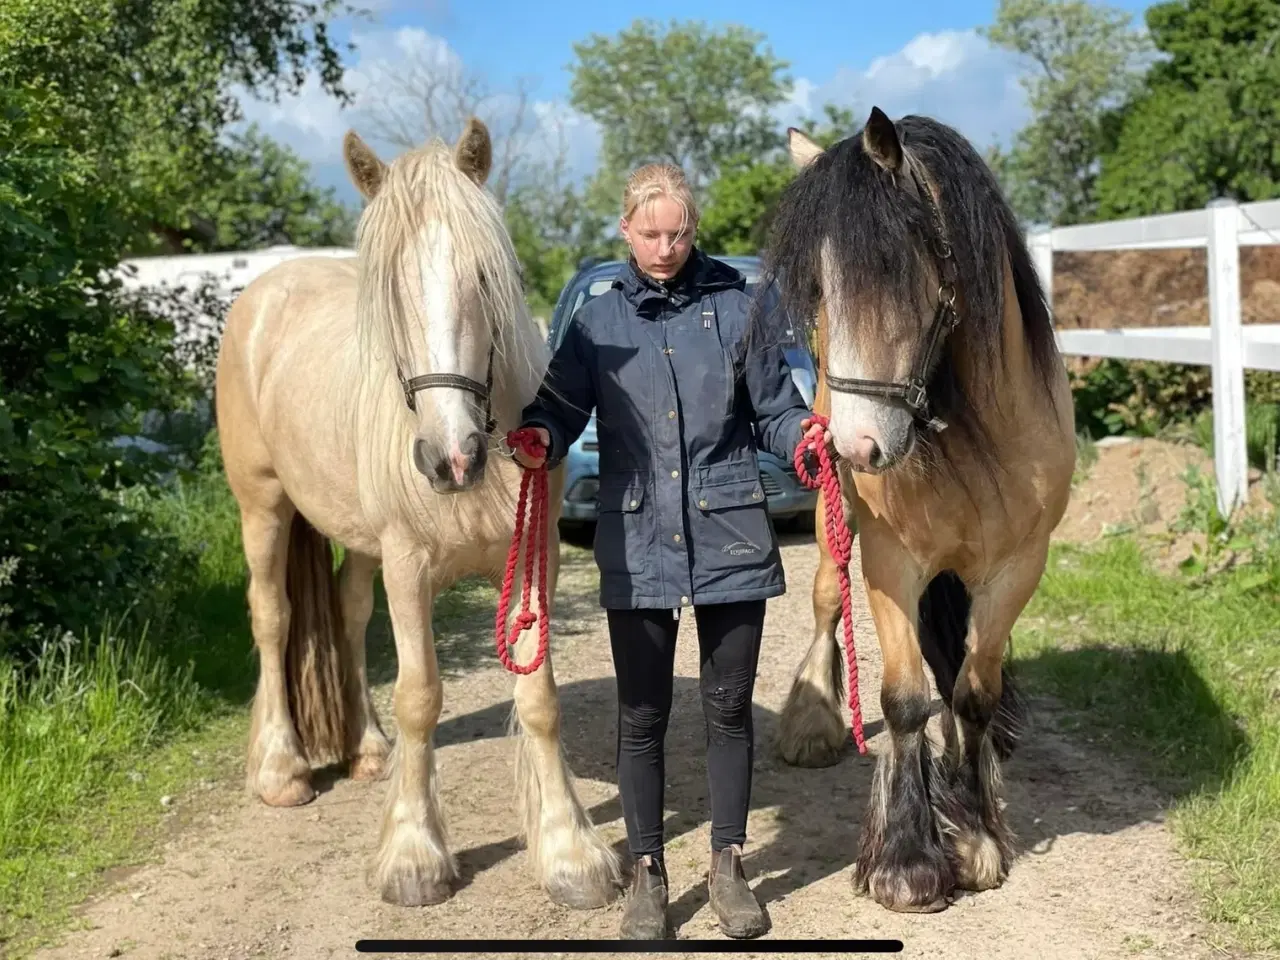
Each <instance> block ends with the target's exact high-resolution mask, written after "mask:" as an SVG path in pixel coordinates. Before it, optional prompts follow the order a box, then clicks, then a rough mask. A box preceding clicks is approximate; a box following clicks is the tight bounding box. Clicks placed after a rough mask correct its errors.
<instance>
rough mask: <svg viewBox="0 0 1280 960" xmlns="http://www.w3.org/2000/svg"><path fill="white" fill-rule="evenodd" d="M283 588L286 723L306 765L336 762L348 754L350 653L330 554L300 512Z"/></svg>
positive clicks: (296, 516)
mask: <svg viewBox="0 0 1280 960" xmlns="http://www.w3.org/2000/svg"><path fill="white" fill-rule="evenodd" d="M285 584H286V586H285V590H286V591H287V593H288V597H289V606H290V614H289V640H288V646H286V648H285V666H284V670H285V688H286V690H287V692H288V696H289V714H290V718H291V719H292V720H293V726H294V729H295V730H296V731H297V732H298V739H299V740H300V741H301V745H302V752H303V753H304V754H305V755H306V757H307V759H308V760H311V761H314V762H318V763H329V762H335V761H341V760H344V759H346V758H347V757H349V756H351V755H352V753H353V752H354V750H353V749H352V748H353V747H354V744H351V743H349V739H350V735H351V731H350V726H351V724H350V722H349V719H350V713H351V703H350V700H349V692H350V690H351V688H352V686H353V676H352V663H351V652H350V650H349V649H348V645H347V642H346V637H345V634H344V630H343V618H342V596H341V593H340V592H339V589H338V578H337V575H336V573H335V572H334V568H333V551H332V549H331V548H330V544H329V541H328V539H327V538H325V537H324V536H323V535H322V534H321V533H320V532H319V531H317V530H316V528H315V527H313V526H312V525H311V524H310V523H309V522H308V521H307V519H306V518H305V517H303V515H302V514H301V512H298V513H295V514H294V517H293V526H292V527H291V528H290V530H289V559H288V568H287V572H286V575H285Z"/></svg>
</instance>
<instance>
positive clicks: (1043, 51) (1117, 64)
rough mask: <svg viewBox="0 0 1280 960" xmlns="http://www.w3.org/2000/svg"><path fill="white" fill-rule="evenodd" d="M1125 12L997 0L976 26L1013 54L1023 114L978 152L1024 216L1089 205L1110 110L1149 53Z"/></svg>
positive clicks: (1109, 131)
mask: <svg viewBox="0 0 1280 960" xmlns="http://www.w3.org/2000/svg"><path fill="white" fill-rule="evenodd" d="M1131 19H1132V18H1131V17H1130V15H1129V14H1128V13H1126V12H1124V11H1122V10H1119V9H1116V8H1112V7H1108V6H1105V5H1103V4H1100V3H1092V2H1088V0H1000V4H999V6H998V7H997V9H996V17H995V22H994V23H993V24H991V25H990V26H989V27H985V28H983V29H982V30H981V33H982V34H983V35H984V36H985V37H986V38H987V39H988V40H990V41H991V42H992V43H993V44H995V45H996V46H999V47H1002V48H1004V49H1006V50H1011V51H1013V52H1014V53H1017V54H1019V55H1020V56H1021V57H1023V58H1024V60H1025V61H1026V62H1027V63H1028V65H1029V67H1030V69H1029V70H1028V71H1027V72H1026V73H1024V74H1023V76H1022V77H1021V78H1020V79H1019V82H1020V83H1021V85H1022V87H1023V89H1024V90H1026V92H1027V101H1028V104H1029V106H1030V108H1031V115H1032V119H1031V122H1030V123H1029V124H1028V125H1027V126H1026V127H1024V128H1023V129H1022V130H1020V131H1019V132H1018V133H1017V134H1016V135H1015V137H1014V139H1013V143H1012V144H1011V146H1010V148H1009V149H1008V150H1007V151H1005V150H1001V149H998V148H997V149H993V150H992V151H991V152H990V153H989V155H988V160H989V162H990V163H991V164H992V167H993V169H994V170H995V172H996V174H997V175H998V176H999V177H1000V180H1001V182H1002V183H1003V185H1004V187H1005V190H1006V191H1007V193H1008V195H1009V199H1010V202H1011V203H1012V204H1013V206H1014V208H1015V209H1016V210H1017V211H1018V214H1019V215H1020V216H1021V217H1023V218H1024V219H1025V220H1028V221H1031V222H1040V223H1045V222H1048V223H1058V224H1070V223H1081V222H1084V221H1087V220H1090V219H1092V218H1093V217H1094V216H1095V215H1096V212H1097V206H1098V200H1097V177H1098V169H1099V160H1100V158H1101V157H1102V155H1103V154H1105V153H1106V152H1108V150H1109V149H1110V147H1111V146H1112V145H1113V144H1114V141H1115V135H1116V123H1115V122H1114V112H1115V111H1116V110H1117V109H1118V108H1119V107H1121V106H1122V105H1123V104H1125V103H1126V102H1127V101H1128V100H1129V98H1130V97H1131V96H1132V95H1133V93H1134V91H1135V90H1137V89H1138V88H1139V86H1140V84H1141V80H1142V74H1141V69H1142V67H1143V66H1144V64H1145V60H1146V58H1147V55H1148V53H1149V49H1150V46H1149V42H1148V40H1147V38H1146V37H1145V35H1144V34H1142V33H1141V32H1139V31H1136V30H1134V29H1133V28H1132V27H1131Z"/></svg>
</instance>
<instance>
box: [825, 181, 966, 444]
mask: <svg viewBox="0 0 1280 960" xmlns="http://www.w3.org/2000/svg"><path fill="white" fill-rule="evenodd" d="M910 173H911V179H912V180H913V181H914V182H915V185H916V189H917V190H919V191H920V195H921V196H922V197H923V198H924V200H925V203H927V204H928V205H929V211H930V213H931V214H932V217H933V228H934V231H935V235H934V237H933V242H932V244H931V246H932V249H933V254H934V257H935V258H936V260H937V264H938V274H939V276H940V277H941V278H942V283H941V284H940V285H939V287H938V306H937V309H936V310H935V311H934V314H933V323H932V324H930V326H929V331H928V333H927V334H926V335H925V340H924V348H923V349H922V350H921V351H920V352H919V354H918V355H917V356H916V359H915V363H914V364H912V367H911V373H910V375H909V376H908V377H907V379H906V381H905V382H903V383H895V382H892V381H887V380H860V379H857V378H854V377H833V376H832V375H831V374H830V373H829V372H828V373H827V374H826V380H827V386H828V387H830V388H831V389H832V390H834V391H835V392H837V393H856V394H862V395H864V396H870V397H880V398H882V399H885V400H901V401H902V402H903V403H905V404H906V405H907V407H908V408H909V409H910V410H911V412H912V413H913V414H914V415H915V416H916V417H917V418H918V419H920V420H922V421H923V422H924V424H925V425H926V426H928V427H929V428H930V429H932V430H935V431H941V430H945V429H946V427H947V425H946V424H945V423H944V422H943V421H941V420H939V419H937V418H936V417H932V416H930V415H929V412H928V410H929V392H928V387H927V377H928V376H929V372H930V370H931V369H932V367H933V361H934V358H935V356H936V354H937V352H938V350H939V348H940V347H941V346H942V341H943V340H944V339H945V338H946V336H947V334H949V333H950V332H951V331H952V330H954V329H955V328H956V327H957V326H959V324H960V315H959V314H958V313H957V312H956V308H955V306H956V286H955V260H954V259H953V257H952V255H951V254H952V251H951V241H950V240H948V239H947V231H946V226H945V225H944V223H943V221H942V213H941V211H939V210H938V205H937V204H936V203H935V202H934V199H933V194H931V193H930V192H929V190H928V189H927V187H926V186H925V184H924V182H923V181H922V180H921V179H920V176H919V175H918V174H917V173H916V171H915V169H914V168H911V170H910Z"/></svg>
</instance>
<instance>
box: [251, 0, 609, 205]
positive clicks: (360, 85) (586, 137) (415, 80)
mask: <svg viewBox="0 0 1280 960" xmlns="http://www.w3.org/2000/svg"><path fill="white" fill-rule="evenodd" d="M385 2H388V3H390V2H394V0H385ZM352 43H353V44H354V45H355V48H356V51H355V56H354V58H353V60H352V61H350V62H349V63H348V65H347V67H346V70H345V73H344V77H343V86H344V87H345V88H346V89H347V90H348V91H349V92H350V94H351V95H352V103H351V104H350V105H348V106H345V107H344V106H343V105H342V104H341V103H340V102H339V101H338V100H337V98H335V97H333V96H331V95H330V94H328V93H326V92H325V91H324V90H323V89H322V88H321V86H320V82H319V79H318V78H317V77H316V76H315V75H314V74H313V75H311V76H309V77H308V78H307V81H306V83H305V85H304V86H303V88H302V89H301V90H300V91H299V92H298V93H297V94H295V95H293V96H289V97H282V98H281V100H280V102H279V103H269V102H264V101H260V100H256V99H253V98H252V97H248V96H243V95H242V96H241V105H242V109H243V112H244V115H245V123H250V122H256V123H257V124H258V125H259V126H261V127H262V128H263V129H264V130H265V131H266V132H267V133H268V134H270V135H271V136H272V137H274V138H276V139H277V140H279V141H280V142H282V143H285V144H287V145H288V146H290V147H292V148H293V149H294V150H295V151H297V153H298V154H299V155H300V156H302V157H303V158H304V159H305V160H307V161H309V162H310V163H311V164H312V165H313V167H314V168H315V172H316V174H317V178H318V179H319V180H320V181H321V182H322V183H323V184H325V185H334V186H337V187H339V189H340V191H341V192H342V193H343V194H344V196H346V197H347V198H348V199H351V198H353V197H354V193H353V192H352V190H351V188H350V186H349V184H347V183H346V176H345V172H344V171H343V167H342V156H341V150H342V137H343V136H344V135H345V133H346V132H347V130H349V129H354V130H356V132H358V133H359V134H360V135H361V136H362V137H363V138H365V139H366V140H367V141H369V142H370V143H371V144H372V145H373V146H374V147H375V149H377V150H378V151H379V153H380V154H381V155H382V156H383V158H384V159H390V158H391V157H393V156H395V155H396V154H397V153H398V152H399V151H400V149H402V148H401V147H398V146H395V145H393V144H392V143H391V142H390V141H388V140H387V139H386V138H385V137H383V136H382V135H381V134H382V132H383V129H382V127H380V125H379V124H378V123H377V122H376V121H375V120H374V117H373V112H372V108H373V107H374V106H375V105H376V104H383V105H392V106H395V107H397V108H398V109H397V114H398V115H399V116H401V117H403V118H404V121H405V122H404V125H403V126H404V129H405V131H406V133H407V135H409V136H411V137H413V138H415V139H416V138H417V137H419V136H421V135H422V134H423V132H424V130H423V127H422V122H421V119H420V110H421V107H420V105H419V103H418V102H417V101H415V100H414V99H413V98H412V97H411V96H409V95H406V93H405V89H406V87H412V88H415V89H421V88H422V86H423V85H425V82H426V78H427V77H428V76H431V75H434V76H450V77H461V76H463V75H464V74H465V65H464V63H463V61H462V59H461V58H460V57H459V56H458V54H457V52H456V51H455V50H453V48H452V47H450V46H449V44H448V43H447V42H446V41H445V40H443V39H442V38H440V37H437V36H435V35H434V34H431V33H429V32H427V31H426V30H423V29H421V28H418V27H401V28H398V29H390V30H369V31H365V32H356V33H354V34H353V35H352ZM517 104H518V93H517V92H516V90H515V89H514V88H513V89H511V90H501V89H497V88H496V87H495V88H493V92H492V94H491V95H490V96H489V97H488V98H487V99H486V100H485V101H484V105H483V108H482V111H483V114H482V116H481V119H482V120H484V121H485V122H486V123H487V124H488V125H489V126H490V129H491V131H492V132H493V133H494V135H495V137H499V136H501V135H502V134H503V133H504V132H505V131H506V130H507V129H508V128H509V127H510V126H512V125H513V122H514V118H515V116H516V107H517ZM528 109H529V113H530V114H531V120H532V124H530V121H528V120H527V121H526V122H525V126H526V128H527V127H529V126H532V128H533V129H532V130H531V132H529V133H527V134H526V135H524V136H523V137H522V138H521V139H522V142H523V144H524V146H525V149H526V150H527V151H528V152H529V153H530V154H531V156H532V158H533V159H534V160H535V161H548V162H549V161H550V160H551V159H553V158H554V156H555V154H554V151H555V150H556V149H558V148H559V147H560V146H561V145H562V144H563V146H564V148H565V149H566V150H567V156H566V159H567V168H568V169H567V171H566V172H567V173H568V174H569V175H570V176H571V177H578V176H583V175H585V174H587V173H589V172H591V171H592V170H593V169H594V168H595V164H596V159H597V157H598V155H599V149H600V136H599V131H598V129H597V127H596V124H595V122H594V121H592V120H590V119H589V118H587V117H584V116H583V115H581V114H579V113H578V112H577V111H575V110H573V109H572V108H571V107H569V106H568V105H567V104H565V103H563V102H559V101H549V100H537V99H534V98H532V97H530V100H529V104H528ZM445 112H447V113H450V115H451V114H452V111H450V110H449V108H448V105H446V107H445ZM384 115H385V114H384ZM441 132H442V134H443V135H445V136H452V135H454V133H456V131H448V130H445V131H441Z"/></svg>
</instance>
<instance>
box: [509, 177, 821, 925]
mask: <svg viewBox="0 0 1280 960" xmlns="http://www.w3.org/2000/svg"><path fill="white" fill-rule="evenodd" d="M697 222H698V210H697V207H696V205H695V203H694V198H693V195H692V193H691V191H690V189H689V186H688V184H687V182H686V180H685V177H684V175H683V173H682V171H681V170H680V169H679V168H678V167H675V166H671V165H669V164H650V165H647V166H644V167H641V168H640V169H638V170H636V171H635V172H634V173H633V174H632V175H631V177H630V178H629V180H628V182H627V185H626V188H625V190H624V192H623V200H622V217H621V219H620V221H619V229H620V230H621V232H622V236H623V237H624V238H625V239H626V241H627V244H628V245H629V246H630V248H631V257H630V261H629V263H628V266H627V268H626V269H625V270H624V272H623V273H622V275H621V276H620V277H619V279H618V280H616V281H615V282H614V284H613V288H612V289H611V290H609V291H608V292H607V293H605V294H604V295H602V296H600V297H597V298H596V299H595V300H593V301H591V302H590V303H588V304H587V305H586V306H584V307H583V308H582V309H581V310H580V311H579V312H578V314H577V315H576V316H575V317H574V318H573V319H572V320H571V321H570V325H569V328H568V330H567V332H566V333H565V336H564V340H563V342H562V343H561V345H560V347H559V349H558V350H557V352H556V354H555V357H554V358H553V359H552V362H551V366H550V368H549V369H548V371H547V376H546V380H545V382H544V384H543V388H542V390H541V391H540V392H539V394H538V397H537V398H536V399H535V401H534V402H533V403H532V404H531V405H530V406H529V407H528V408H527V409H526V410H525V411H524V417H523V420H524V425H525V426H526V427H534V428H536V429H537V430H538V431H539V436H540V438H541V439H542V441H543V443H544V444H545V446H546V448H547V456H546V459H547V461H548V462H549V463H550V464H552V465H554V464H555V463H556V462H558V461H559V460H560V459H561V458H563V457H564V455H565V452H566V451H567V450H568V448H569V446H570V445H571V444H573V442H574V441H575V440H576V439H577V438H578V436H579V435H580V434H581V433H582V430H583V429H584V428H585V426H586V424H587V420H588V418H589V416H590V414H591V411H592V409H593V408H594V409H595V410H596V420H597V431H598V434H599V443H600V491H599V495H598V503H599V513H598V520H597V523H596V539H595V557H596V563H597V565H598V566H599V568H600V601H601V605H602V606H603V607H604V608H605V609H606V611H607V615H608V623H609V634H610V643H611V646H612V651H613V662H614V668H615V671H616V673H617V684H618V704H619V717H618V748H617V749H618V753H617V763H618V787H619V791H620V793H621V796H622V808H623V812H624V816H625V818H626V825H627V838H628V843H629V846H630V849H631V854H632V856H633V857H634V858H635V861H636V862H635V870H634V874H633V879H632V884H631V889H630V893H629V896H628V901H627V905H626V909H625V911H624V914H623V918H622V925H621V931H620V932H621V936H622V937H623V938H626V939H660V938H663V937H665V936H666V935H667V929H668V925H667V904H668V892H667V872H666V867H665V865H664V862H663V840H664V837H663V831H662V819H663V788H664V780H665V773H664V763H663V758H664V756H663V755H664V737H665V734H666V729H667V719H668V716H669V715H670V711H671V696H672V676H673V672H674V658H675V645H676V635H677V632H678V631H679V628H680V623H681V621H682V619H683V618H684V617H685V616H686V615H687V614H688V613H689V612H690V611H692V615H693V618H694V620H695V621H696V624H697V632H698V647H699V652H700V657H701V663H702V669H701V684H700V686H701V691H702V706H703V712H704V714H705V718H706V728H707V767H708V782H709V788H710V793H711V867H710V871H709V875H708V883H709V886H710V900H711V905H712V908H713V909H714V910H715V912H716V914H717V916H718V918H719V921H720V926H721V929H722V930H723V931H724V932H725V933H726V934H728V935H729V936H731V937H753V936H758V935H759V934H760V933H762V932H763V931H764V928H765V923H764V915H763V913H762V912H761V909H760V906H759V904H758V903H757V902H756V899H755V896H754V894H753V893H752V892H751V889H750V888H749V887H748V885H747V882H746V878H745V876H744V874H743V871H742V847H743V844H744V843H745V842H746V827H747V809H748V806H749V804H750V799H751V775H752V761H753V748H754V744H753V731H752V725H751V697H752V691H753V689H754V685H755V675H756V661H757V656H758V653H759V649H760V638H761V633H762V630H763V625H764V615H765V601H766V600H767V599H768V598H770V597H776V596H778V595H780V594H782V593H783V592H784V591H785V589H786V584H785V580H784V577H783V570H782V562H781V557H780V554H779V550H778V545H777V541H776V539H775V537H774V532H773V525H772V523H771V521H770V518H769V514H768V507H767V505H766V502H765V495H764V490H763V489H762V488H761V486H760V474H759V465H758V462H757V459H756V449H757V446H756V443H757V435H758V436H759V438H760V441H761V442H762V444H763V445H764V446H765V447H766V448H767V449H769V450H771V451H772V452H774V453H775V454H777V455H778V456H779V457H783V458H785V459H786V460H790V459H791V457H792V455H793V453H794V451H795V448H796V445H797V444H798V443H799V442H800V440H801V439H802V434H803V433H804V432H805V431H806V430H807V429H809V423H808V420H807V418H808V416H809V410H808V408H807V407H806V406H805V403H804V399H803V398H802V396H801V395H800V392H799V390H797V389H796V387H795V384H794V382H793V381H792V379H791V375H790V370H789V368H788V366H787V363H786V360H785V359H784V355H783V352H782V346H783V344H782V343H781V329H782V326H781V325H775V324H773V323H767V322H766V323H762V324H759V325H755V326H753V327H752V328H751V329H748V318H749V313H750V298H749V297H748V295H747V293H746V291H745V281H744V279H743V277H742V275H741V274H740V273H739V272H738V271H736V270H734V269H732V268H731V267H729V266H727V265H726V264H723V263H721V262H720V261H718V260H714V259H712V258H710V257H708V256H706V255H705V254H704V253H702V251H701V250H699V249H698V248H697V247H696V246H695V244H694V234H695V231H696V228H697ZM766 319H776V317H775V318H766ZM812 429H813V430H814V431H820V430H821V427H820V426H817V425H815V426H813V427H812ZM519 460H520V462H521V463H523V464H524V465H525V466H527V467H531V468H532V467H537V466H539V465H540V464H541V463H542V462H543V461H542V459H540V458H539V459H533V458H529V457H527V456H525V455H523V454H520V455H519Z"/></svg>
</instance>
